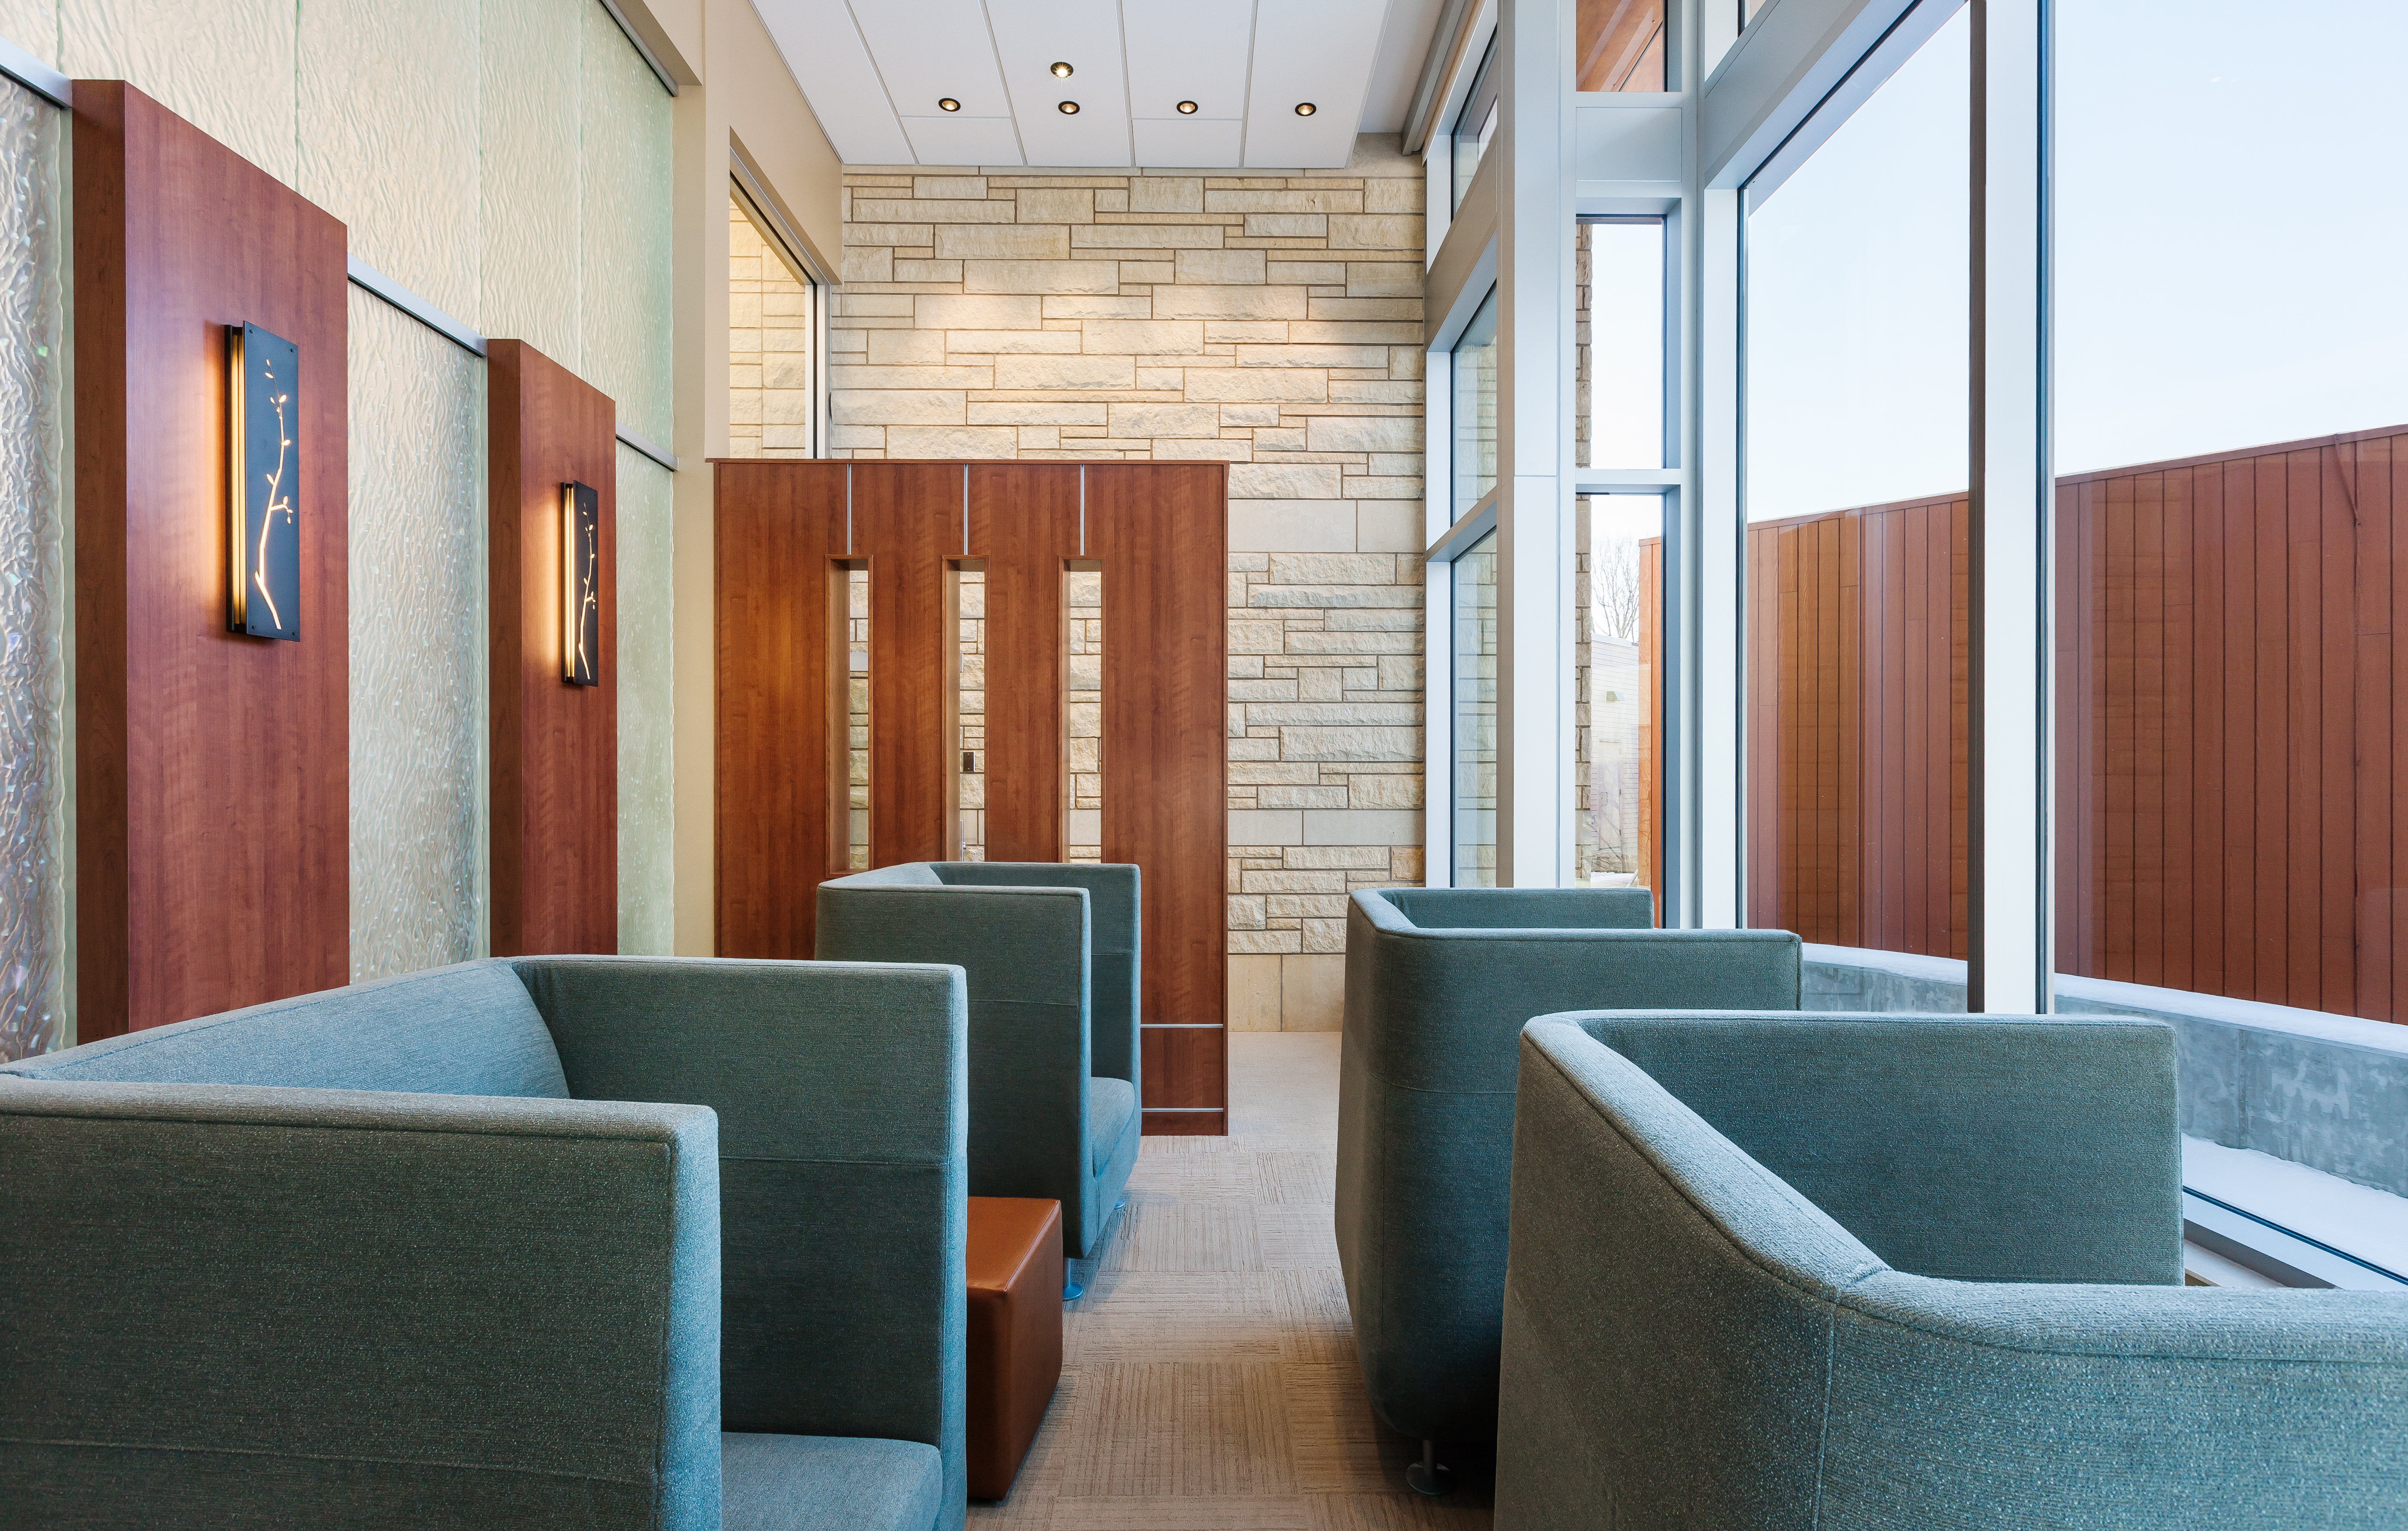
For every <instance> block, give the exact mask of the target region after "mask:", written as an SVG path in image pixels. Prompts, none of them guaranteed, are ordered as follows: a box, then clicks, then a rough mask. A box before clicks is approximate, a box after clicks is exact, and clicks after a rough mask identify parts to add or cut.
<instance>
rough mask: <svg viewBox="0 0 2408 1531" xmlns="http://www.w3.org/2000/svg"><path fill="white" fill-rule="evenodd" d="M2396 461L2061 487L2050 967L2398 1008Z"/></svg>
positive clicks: (2233, 992) (2305, 460) (2357, 458)
mask: <svg viewBox="0 0 2408 1531" xmlns="http://www.w3.org/2000/svg"><path fill="white" fill-rule="evenodd" d="M2402 457H2408V431H2403V430H2401V429H2400V428H2398V427H2393V428H2391V429H2388V430H2383V431H2371V432H2361V433H2358V434H2356V435H2352V436H2336V437H2328V438H2323V439H2318V440H2314V441H2303V442H2289V443H2284V444H2281V445H2276V446H2271V447H2263V448H2257V449H2253V450H2251V451H2246V452H2236V453H2228V454H2225V455H2221V456H2214V457H2201V458H2191V459H2186V460H2182V461H2178V462H2169V463H2155V464H2145V465H2141V466H2138V467H2132V468H2122V469H2116V470H2114V471H2111V472H2105V473H2096V474H2087V475H2083V476H2081V477H2078V478H2069V479H2060V480H2059V481H2058V484H2057V513H2058V518H2059V531H2058V548H2059V561H2058V567H2057V635H2058V636H2057V645H2058V647H2057V678H2058V708H2057V731H2058V774H2057V792H2058V821H2059V823H2060V825H2061V826H2062V827H2061V833H2060V835H2059V837H2058V842H2057V905H2058V923H2059V937H2058V966H2059V967H2060V968H2061V969H2062V970H2064V971H2066V972H2070V973H2080V974H2085V975H2089V976H2095V977H2099V978H2108V979H2117V980H2125V981H2128V982H2135V983H2147V984H2157V985H2162V986H2164V987H2168V988H2176V989H2191V990H2198V991H2200V992H2204V993H2209V994H2226V995H2229V996H2231V997H2234V998H2238V999H2254V1000H2261V1001H2265V1002H2268V1003H2272V1004H2281V1005H2296V1006H2300V1007H2304V1008H2307V1009H2321V1010H2332V1011H2338V1012H2341V1013H2344V1014H2354V1015H2361V1016H2367V1017H2370V1018H2372V1019H2375V1020H2384V1021H2401V1020H2408V978H2403V975H2402V974H2401V971H2400V962H2399V953H2400V952H2401V945H2402V942H2403V939H2408V908H2403V907H2402V906H2403V903H2408V899H2403V896H2402V894H2401V889H2402V887H2403V886H2408V844H2403V843H2402V838H2403V836H2408V824H2403V823H2402V819H2401V812H2400V808H2399V800H2400V787H2399V780H2398V777H2397V774H2396V773H2397V772H2398V770H2399V768H2400V765H2401V761H2402V759H2403V751H2408V737H2403V732H2408V696H2403V694H2402V688H2403V686H2408V647H2404V646H2403V635H2402V634H2401V623H2400V620H2399V618H2400V612H2401V603H2402V599H2403V596H2408V565H2403V563H2402V560H2401V557H2400V555H2399V548H2398V545H2397V544H2398V537H2399V535H2400V522H2401V514H2402V511H2403V505H2402V500H2403V498H2408V495H2403V494H2402V491H2401V486H2400V478H2401V475H2400V471H2399V463H2400V460H2401V458H2402Z"/></svg>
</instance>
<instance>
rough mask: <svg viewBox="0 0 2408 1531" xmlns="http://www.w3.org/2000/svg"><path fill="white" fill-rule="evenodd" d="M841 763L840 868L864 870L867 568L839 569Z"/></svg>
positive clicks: (866, 859) (866, 857)
mask: <svg viewBox="0 0 2408 1531" xmlns="http://www.w3.org/2000/svg"><path fill="white" fill-rule="evenodd" d="M844 588H845V595H846V605H845V610H846V616H845V624H844V628H845V704H844V706H845V731H846V740H845V764H846V766H847V770H846V779H847V780H848V781H849V782H850V783H851V788H850V794H851V805H850V810H849V811H848V812H847V813H846V815H845V845H846V847H847V851H846V859H845V866H847V867H849V868H850V869H852V870H853V871H856V872H866V871H867V870H868V869H869V808H870V801H869V783H870V776H869V570H868V568H867V566H866V565H865V566H861V567H856V568H849V569H847V570H846V571H845V579H844Z"/></svg>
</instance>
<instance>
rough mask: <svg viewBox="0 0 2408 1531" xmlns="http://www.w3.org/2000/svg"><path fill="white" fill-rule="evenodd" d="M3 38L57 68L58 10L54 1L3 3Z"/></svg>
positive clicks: (9, 0)
mask: <svg viewBox="0 0 2408 1531" xmlns="http://www.w3.org/2000/svg"><path fill="white" fill-rule="evenodd" d="M0 37H6V38H7V39H8V40H9V41H10V42H12V43H15V44H16V45H17V46H18V47H20V48H22V49H23V50H25V51H26V52H28V53H31V54H33V55H34V56H35V57H36V58H37V59H39V60H41V61H42V62H43V63H44V64H50V65H51V66H53V67H56V65H57V64H58V62H59V7H57V6H56V5H55V4H53V3H51V0H0Z"/></svg>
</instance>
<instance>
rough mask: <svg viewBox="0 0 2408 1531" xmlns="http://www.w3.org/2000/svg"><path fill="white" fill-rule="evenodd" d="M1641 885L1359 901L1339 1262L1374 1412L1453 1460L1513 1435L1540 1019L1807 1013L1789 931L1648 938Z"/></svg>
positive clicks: (1423, 1481)
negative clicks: (1507, 1381)
mask: <svg viewBox="0 0 2408 1531" xmlns="http://www.w3.org/2000/svg"><path fill="white" fill-rule="evenodd" d="M1654 909H1655V906H1654V901H1653V896H1652V895H1651V894H1649V893H1648V892H1647V891H1646V890H1645V889H1643V888H1640V889H1618V888H1617V889H1580V888H1566V889H1525V888H1493V889H1491V888H1387V889H1381V890H1378V891H1376V892H1374V891H1366V892H1361V893H1357V894H1355V895H1354V898H1353V905H1352V907H1351V908H1350V909H1349V910H1348V911H1347V925H1346V1020H1345V1027H1346V1031H1345V1038H1344V1042H1343V1044H1342V1048H1341V1052H1340V1075H1339V1079H1340V1084H1339V1101H1338V1211H1337V1232H1338V1254H1339V1260H1340V1264H1341V1265H1342V1266H1343V1267H1344V1270H1345V1276H1346V1300H1347V1302H1348V1304H1349V1305H1350V1307H1351V1308H1352V1309H1353V1312H1354V1317H1355V1351H1356V1353H1357V1356H1358V1358H1359V1359H1360V1361H1361V1364H1362V1367H1363V1383H1364V1386H1365V1388H1366V1389H1367V1390H1368V1391H1369V1394H1370V1397H1371V1405H1372V1407H1373V1408H1374V1409H1377V1410H1378V1411H1379V1414H1380V1417H1381V1418H1382V1419H1383V1420H1385V1421H1387V1423H1388V1424H1389V1425H1390V1426H1391V1427H1393V1428H1395V1429H1397V1430H1399V1431H1401V1432H1403V1433H1404V1434H1406V1435H1408V1436H1411V1437H1413V1438H1416V1439H1418V1440H1420V1441H1422V1442H1423V1443H1424V1444H1423V1459H1422V1462H1421V1464H1420V1465H1418V1466H1417V1467H1414V1468H1413V1469H1412V1473H1411V1474H1410V1475H1409V1476H1410V1480H1411V1481H1412V1484H1413V1486H1414V1487H1416V1488H1420V1489H1422V1490H1424V1491H1425V1492H1437V1491H1439V1490H1441V1489H1442V1488H1443V1487H1444V1486H1445V1485H1446V1477H1447V1475H1446V1473H1445V1471H1444V1469H1443V1468H1442V1467H1441V1464H1440V1461H1439V1455H1440V1453H1439V1446H1440V1444H1441V1443H1443V1442H1447V1441H1478V1442H1482V1443H1485V1442H1487V1441H1488V1440H1490V1439H1492V1438H1495V1436H1496V1433H1497V1351H1498V1336H1499V1331H1500V1328H1501V1326H1502V1323H1503V1312H1504V1304H1505V1231H1506V1209H1507V1196H1508V1187H1509V1175H1510V1166H1511V1164H1512V1147H1513V1080H1514V1070H1515V1068H1516V1066H1517V1063H1518V1057H1519V1052H1518V1049H1519V1046H1520V1037H1521V1031H1522V1025H1523V1023H1525V1022H1527V1021H1528V1020H1529V1019H1530V1018H1531V1017H1532V1016H1536V1015H1544V1014H1546V1013H1547V1012H1549V1011H1551V1010H1560V1009H1567V1008H1569V1007H1573V1006H1593V1005H1610V1006H1614V1007H1626V1006H1627V1007H1641V1006H1656V1005H1675V1004H1677V1005H1684V1006H1695V1007H1700V1008H1712V1009H1725V1008H1727V1009H1773V1008H1788V1009H1796V1008H1797V1005H1798V1003H1799V952H1800V947H1799V941H1798V937H1795V936H1792V935H1790V934H1788V933H1787V932H1785V931H1732V930H1722V931H1667V930H1653V929H1649V928H1646V927H1647V926H1648V924H1649V923H1650V922H1651V921H1652V919H1653V918H1654Z"/></svg>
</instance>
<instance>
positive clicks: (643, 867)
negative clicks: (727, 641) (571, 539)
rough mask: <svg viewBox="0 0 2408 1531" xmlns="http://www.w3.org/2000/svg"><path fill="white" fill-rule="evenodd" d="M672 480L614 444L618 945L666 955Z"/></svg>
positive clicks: (671, 834) (672, 821)
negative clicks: (616, 456)
mask: <svg viewBox="0 0 2408 1531" xmlns="http://www.w3.org/2000/svg"><path fill="white" fill-rule="evenodd" d="M674 490H675V480H674V479H672V478H671V477H670V475H669V472H668V470H667V468H664V467H662V466H661V465H659V464H658V463H655V462H653V461H652V459H651V458H649V457H646V456H645V455H644V454H643V453H641V452H639V451H635V450H634V449H632V448H629V447H621V448H620V449H619V542H618V558H619V950H620V951H622V952H643V953H648V954H651V955H655V956H667V955H668V954H669V952H671V951H672V950H674V947H675V937H676V932H675V923H676V922H675V914H676V909H675V906H674V904H673V902H672V896H671V895H672V892H673V882H674V877H675V862H676V857H675V855H674V849H675V831H676V801H675V794H674V793H673V792H672V790H671V789H672V785H673V780H674V779H673V777H672V774H671V758H672V749H671V746H672V743H673V734H674V726H675V720H674V708H675V696H674V694H673V692H672V689H671V686H672V681H673V680H674V665H673V660H674V658H675V643H674V633H675V625H676V624H675V622H674V621H673V620H672V618H673V613H672V611H671V608H670V594H671V583H670V565H671V564H672V562H673V560H674V556H675V538H674V535H673V533H674V527H675V517H674V510H675V505H674V497H675V496H674Z"/></svg>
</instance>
